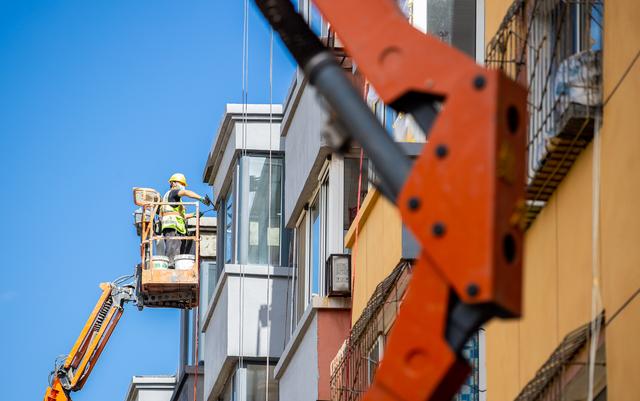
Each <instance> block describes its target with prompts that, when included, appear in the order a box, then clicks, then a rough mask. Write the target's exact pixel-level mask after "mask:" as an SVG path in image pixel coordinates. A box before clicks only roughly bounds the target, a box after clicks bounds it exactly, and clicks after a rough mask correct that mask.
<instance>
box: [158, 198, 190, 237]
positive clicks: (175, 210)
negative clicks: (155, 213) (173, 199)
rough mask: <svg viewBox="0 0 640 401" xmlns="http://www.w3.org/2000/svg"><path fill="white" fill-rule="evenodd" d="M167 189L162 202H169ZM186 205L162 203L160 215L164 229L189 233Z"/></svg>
mask: <svg viewBox="0 0 640 401" xmlns="http://www.w3.org/2000/svg"><path fill="white" fill-rule="evenodd" d="M170 192H171V190H169V191H167V193H166V194H164V196H163V197H162V202H164V203H166V202H169V193H170ZM184 212H185V210H184V206H182V205H162V207H160V216H161V220H160V221H161V222H162V230H166V229H171V228H172V229H174V230H176V231H177V232H179V233H180V234H186V233H187V226H186V224H185V215H184Z"/></svg>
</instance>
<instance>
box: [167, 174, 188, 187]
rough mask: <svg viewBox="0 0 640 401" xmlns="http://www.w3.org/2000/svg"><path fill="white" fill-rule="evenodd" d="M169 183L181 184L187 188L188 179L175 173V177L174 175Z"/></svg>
mask: <svg viewBox="0 0 640 401" xmlns="http://www.w3.org/2000/svg"><path fill="white" fill-rule="evenodd" d="M169 182H179V183H180V184H182V185H184V186H185V187H186V186H187V178H186V177H185V176H184V174H181V173H175V174H174V175H172V176H171V178H169Z"/></svg>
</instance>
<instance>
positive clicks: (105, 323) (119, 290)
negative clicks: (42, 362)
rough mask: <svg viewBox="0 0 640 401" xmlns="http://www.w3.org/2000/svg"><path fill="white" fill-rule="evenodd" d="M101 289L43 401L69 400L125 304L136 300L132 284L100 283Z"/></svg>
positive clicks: (111, 330)
mask: <svg viewBox="0 0 640 401" xmlns="http://www.w3.org/2000/svg"><path fill="white" fill-rule="evenodd" d="M100 288H101V289H102V295H100V298H99V299H98V302H97V303H96V306H95V307H94V308H93V311H92V312H91V314H90V315H89V319H87V323H86V324H85V325H84V328H83V329H82V332H81V333H80V336H78V339H77V340H76V342H75V344H74V345H73V348H72V349H71V352H70V353H69V355H68V356H67V357H66V358H65V359H64V361H63V362H62V363H60V364H56V367H55V369H54V371H53V372H51V383H50V387H48V388H47V392H46V394H45V396H44V401H71V395H70V393H71V392H72V391H78V390H81V389H82V387H83V386H84V384H85V382H86V381H87V379H88V378H89V375H90V374H91V371H92V370H93V368H94V366H95V364H96V362H98V359H99V358H100V354H101V353H102V351H103V350H104V347H105V346H106V345H107V342H108V341H109V338H110V337H111V334H112V333H113V330H114V329H115V328H116V325H117V324H118V321H119V320H120V317H121V316H122V313H123V311H124V304H125V303H127V302H135V300H136V295H135V288H134V287H133V286H132V285H123V286H120V285H118V284H117V282H115V283H102V284H100Z"/></svg>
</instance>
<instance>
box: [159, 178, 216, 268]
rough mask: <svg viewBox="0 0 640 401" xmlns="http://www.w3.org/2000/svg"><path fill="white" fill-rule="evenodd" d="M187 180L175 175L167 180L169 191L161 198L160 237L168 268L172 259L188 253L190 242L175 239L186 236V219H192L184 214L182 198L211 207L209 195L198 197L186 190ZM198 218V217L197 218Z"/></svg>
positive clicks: (172, 264)
mask: <svg viewBox="0 0 640 401" xmlns="http://www.w3.org/2000/svg"><path fill="white" fill-rule="evenodd" d="M186 186H187V179H186V177H185V176H184V174H181V173H175V174H174V175H172V176H171V178H169V190H168V191H167V193H166V194H164V196H163V197H162V202H163V203H170V204H164V205H162V207H161V208H160V217H161V220H160V222H161V225H162V236H163V237H164V238H165V240H164V255H165V256H167V257H168V258H169V266H170V267H171V266H174V261H173V259H174V257H175V256H176V255H182V254H186V253H189V249H190V248H191V247H190V241H188V240H180V239H178V238H175V237H184V236H186V235H187V219H188V218H189V217H193V214H186V210H185V207H184V205H182V204H181V203H182V197H183V196H186V197H187V198H191V199H195V200H198V201H200V202H202V203H203V204H205V205H207V206H211V199H209V195H205V196H204V197H203V196H200V195H198V194H197V193H195V192H193V191H190V190H188V189H186ZM198 217H199V216H198Z"/></svg>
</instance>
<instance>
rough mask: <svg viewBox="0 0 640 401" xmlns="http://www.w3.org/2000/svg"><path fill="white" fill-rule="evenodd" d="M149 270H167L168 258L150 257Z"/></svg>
mask: <svg viewBox="0 0 640 401" xmlns="http://www.w3.org/2000/svg"><path fill="white" fill-rule="evenodd" d="M151 268H152V269H153V270H167V269H168V268H169V258H168V257H166V256H160V255H156V256H154V257H152V258H151Z"/></svg>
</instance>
